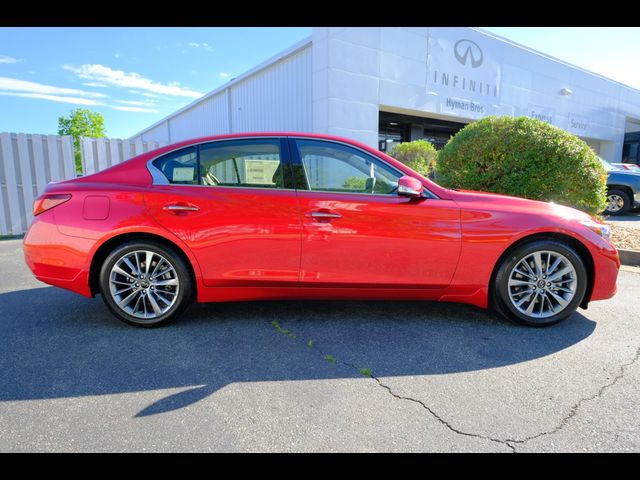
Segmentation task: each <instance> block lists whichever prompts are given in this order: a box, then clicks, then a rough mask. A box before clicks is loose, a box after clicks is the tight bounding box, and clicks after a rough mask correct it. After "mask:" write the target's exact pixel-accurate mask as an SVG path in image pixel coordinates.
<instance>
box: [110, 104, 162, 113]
mask: <svg viewBox="0 0 640 480" xmlns="http://www.w3.org/2000/svg"><path fill="white" fill-rule="evenodd" d="M109 106H110V107H111V108H113V109H114V110H122V111H125V112H143V113H158V110H156V109H154V108H143V107H122V106H120V105H109Z"/></svg>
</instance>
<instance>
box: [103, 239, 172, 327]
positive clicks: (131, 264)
mask: <svg viewBox="0 0 640 480" xmlns="http://www.w3.org/2000/svg"><path fill="white" fill-rule="evenodd" d="M179 290H180V281H179V279H178V275H177V272H176V269H175V267H174V265H172V264H171V262H169V260H167V259H166V258H165V257H164V256H162V255H160V254H158V253H156V252H153V251H150V250H135V251H132V252H127V253H125V254H124V255H122V256H121V257H120V258H118V260H117V261H116V262H115V263H114V265H113V267H112V268H111V272H110V273H109V291H110V293H111V297H112V298H113V300H114V302H115V303H116V305H117V306H118V307H119V308H120V309H121V310H122V311H123V312H125V313H127V314H129V315H131V316H133V317H136V318H139V319H142V320H154V319H156V318H158V317H159V316H161V315H164V314H165V313H167V312H168V311H169V310H170V309H171V308H172V307H173V306H174V304H175V303H176V300H177V298H178V293H179Z"/></svg>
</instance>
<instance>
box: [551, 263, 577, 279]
mask: <svg viewBox="0 0 640 480" xmlns="http://www.w3.org/2000/svg"><path fill="white" fill-rule="evenodd" d="M569 272H573V267H570V266H568V265H567V266H566V267H564V268H561V269H560V270H558V271H557V272H556V273H554V274H553V275H552V276H550V277H549V278H547V281H548V282H555V281H556V280H558V279H560V278H562V277H563V276H565V275H566V274H567V273H569Z"/></svg>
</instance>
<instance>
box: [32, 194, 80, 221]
mask: <svg viewBox="0 0 640 480" xmlns="http://www.w3.org/2000/svg"><path fill="white" fill-rule="evenodd" d="M70 199H71V195H70V194H68V193H65V194H60V195H43V196H41V197H38V198H36V199H35V201H34V202H33V216H34V217H35V216H37V215H40V214H41V213H42V212H46V211H47V210H49V209H51V208H53V207H57V206H58V205H61V204H63V203H64V202H66V201H68V200H70Z"/></svg>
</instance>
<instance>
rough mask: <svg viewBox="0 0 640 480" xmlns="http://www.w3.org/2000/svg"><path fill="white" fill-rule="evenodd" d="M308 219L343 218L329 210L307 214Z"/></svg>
mask: <svg viewBox="0 0 640 480" xmlns="http://www.w3.org/2000/svg"><path fill="white" fill-rule="evenodd" d="M307 217H311V218H315V219H317V220H331V219H334V218H342V215H340V214H339V213H338V212H330V211H328V210H313V211H311V212H307Z"/></svg>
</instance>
